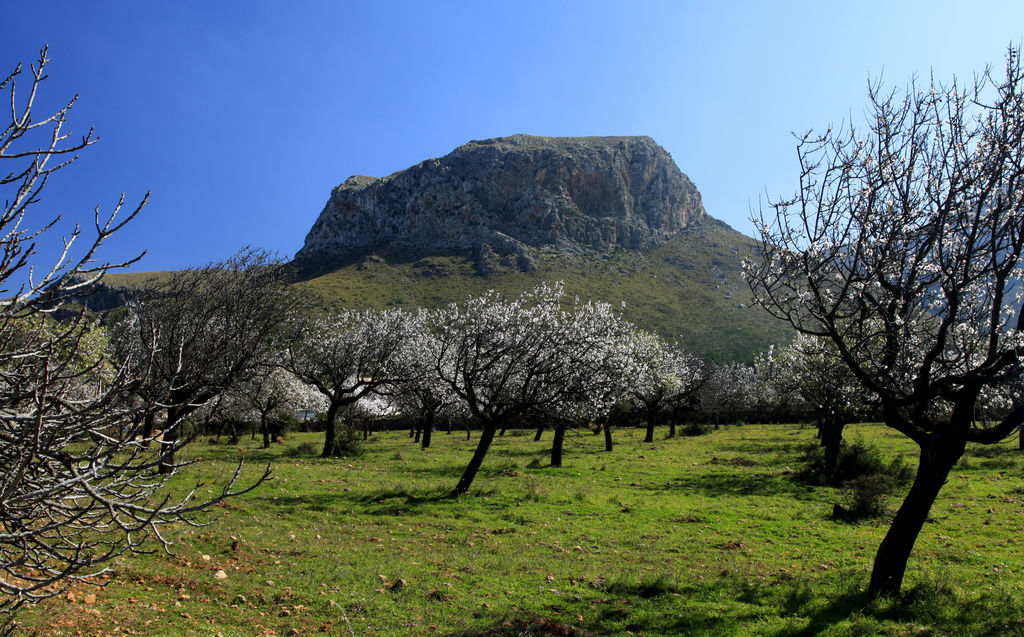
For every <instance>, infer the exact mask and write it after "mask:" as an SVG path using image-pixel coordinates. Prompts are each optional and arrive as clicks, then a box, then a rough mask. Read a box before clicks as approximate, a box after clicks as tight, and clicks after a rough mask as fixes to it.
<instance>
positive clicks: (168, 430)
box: [157, 407, 182, 475]
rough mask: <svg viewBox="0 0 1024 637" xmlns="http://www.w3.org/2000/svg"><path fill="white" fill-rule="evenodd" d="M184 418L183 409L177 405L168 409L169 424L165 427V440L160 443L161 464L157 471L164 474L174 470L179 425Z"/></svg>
mask: <svg viewBox="0 0 1024 637" xmlns="http://www.w3.org/2000/svg"><path fill="white" fill-rule="evenodd" d="M181 419H182V413H181V410H180V409H178V408H177V407H170V408H168V409H167V425H166V426H165V427H164V432H163V441H162V442H161V443H160V444H161V448H160V465H159V466H158V467H157V472H158V473H160V474H163V475H166V474H168V473H171V472H173V471H174V452H175V451H177V446H178V437H179V436H178V427H179V424H180V422H181Z"/></svg>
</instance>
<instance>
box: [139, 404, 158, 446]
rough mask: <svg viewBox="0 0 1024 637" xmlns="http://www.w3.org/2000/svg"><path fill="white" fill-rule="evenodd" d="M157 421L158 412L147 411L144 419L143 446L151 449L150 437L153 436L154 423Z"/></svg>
mask: <svg viewBox="0 0 1024 637" xmlns="http://www.w3.org/2000/svg"><path fill="white" fill-rule="evenodd" d="M154 423H156V412H154V411H147V412H146V417H145V418H144V419H143V420H142V446H143V447H145V448H146V449H149V443H150V438H152V437H153V425H154Z"/></svg>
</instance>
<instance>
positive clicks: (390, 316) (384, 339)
mask: <svg viewBox="0 0 1024 637" xmlns="http://www.w3.org/2000/svg"><path fill="white" fill-rule="evenodd" d="M417 323H418V318H417V316H415V315H412V314H409V313H408V312H403V311H402V310H398V309H394V310H385V311H374V310H363V311H352V310H341V311H335V312H329V313H328V314H327V315H326V316H324V317H322V318H310V319H307V320H305V321H303V322H301V323H300V324H298V325H297V327H296V328H295V330H294V333H292V334H290V336H289V340H290V346H289V347H288V349H287V350H286V351H285V353H284V355H283V359H282V361H281V365H282V366H283V367H284V368H285V369H287V370H288V371H290V372H291V373H293V374H295V376H297V377H298V378H299V380H301V381H302V382H303V383H306V384H309V385H311V386H312V387H315V388H316V390H317V391H319V392H320V393H321V394H322V395H323V396H324V398H325V399H326V402H327V429H326V431H325V433H324V448H323V451H322V453H321V456H322V457H324V458H329V457H331V456H337V455H342V453H341V452H342V451H343V450H342V449H339V448H337V445H336V438H337V422H338V412H339V411H340V410H341V408H342V407H345V406H347V405H351V404H354V403H356V402H358V401H359V400H360V399H361V398H363V397H364V396H369V395H370V394H372V393H373V392H376V391H385V390H386V388H387V386H388V385H389V384H395V383H398V382H400V381H402V380H403V379H404V378H406V376H407V371H406V369H405V366H404V362H405V360H404V359H403V357H402V356H401V352H402V348H403V346H404V345H405V343H406V341H407V340H409V339H410V338H413V336H414V335H415V334H416V331H417V329H418V327H417ZM352 434H353V432H351V431H349V432H347V435H352Z"/></svg>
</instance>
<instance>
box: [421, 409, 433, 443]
mask: <svg viewBox="0 0 1024 637" xmlns="http://www.w3.org/2000/svg"><path fill="white" fill-rule="evenodd" d="M433 430H434V412H432V411H428V412H427V414H426V417H425V418H424V419H423V446H422V448H423V449H429V448H430V433H431V432H432V431H433Z"/></svg>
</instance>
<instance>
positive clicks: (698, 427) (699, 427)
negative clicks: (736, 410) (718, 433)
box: [682, 422, 711, 436]
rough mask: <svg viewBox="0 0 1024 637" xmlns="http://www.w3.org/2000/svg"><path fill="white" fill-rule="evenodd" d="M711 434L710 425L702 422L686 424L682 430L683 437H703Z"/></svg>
mask: <svg viewBox="0 0 1024 637" xmlns="http://www.w3.org/2000/svg"><path fill="white" fill-rule="evenodd" d="M710 432H711V425H709V424H707V423H703V422H688V423H686V425H685V426H684V427H683V428H682V433H683V435H684V436H703V435H704V434H706V433H710Z"/></svg>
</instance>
